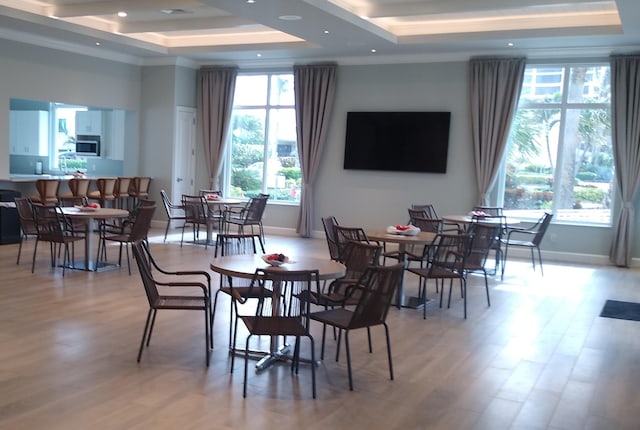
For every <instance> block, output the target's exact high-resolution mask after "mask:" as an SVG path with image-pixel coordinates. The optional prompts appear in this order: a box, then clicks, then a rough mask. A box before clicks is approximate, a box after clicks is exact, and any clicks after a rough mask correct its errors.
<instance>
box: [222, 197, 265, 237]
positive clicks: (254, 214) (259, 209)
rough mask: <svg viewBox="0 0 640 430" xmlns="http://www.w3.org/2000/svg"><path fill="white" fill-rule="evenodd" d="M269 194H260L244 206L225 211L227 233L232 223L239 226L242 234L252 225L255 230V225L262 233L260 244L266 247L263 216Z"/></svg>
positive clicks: (225, 230) (224, 221) (224, 223)
mask: <svg viewBox="0 0 640 430" xmlns="http://www.w3.org/2000/svg"><path fill="white" fill-rule="evenodd" d="M268 199H269V194H260V195H259V196H258V197H253V198H251V199H250V200H249V201H248V202H247V204H246V205H245V206H244V207H242V208H239V209H238V208H234V207H230V208H227V209H225V211H224V219H223V227H222V229H223V230H224V232H225V233H229V228H230V226H231V225H235V226H236V227H237V228H238V232H239V233H240V234H243V233H244V228H245V227H251V232H252V233H253V232H254V230H253V229H254V227H257V228H258V233H259V235H260V244H261V246H262V247H263V248H264V227H263V225H262V218H263V217H264V211H265V209H266V208H267V200H268Z"/></svg>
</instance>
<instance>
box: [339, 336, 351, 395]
mask: <svg viewBox="0 0 640 430" xmlns="http://www.w3.org/2000/svg"><path fill="white" fill-rule="evenodd" d="M340 331H341V332H342V330H340ZM344 348H345V350H346V351H347V373H348V375H349V391H353V376H352V375H351V351H350V350H349V330H345V333H344Z"/></svg>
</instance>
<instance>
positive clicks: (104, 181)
mask: <svg viewBox="0 0 640 430" xmlns="http://www.w3.org/2000/svg"><path fill="white" fill-rule="evenodd" d="M116 182H117V179H116V178H98V179H96V187H97V188H98V190H97V191H91V192H89V193H88V194H87V198H88V199H89V200H97V201H98V202H99V203H100V206H102V207H106V206H107V202H111V206H113V202H114V201H115V198H116V196H115V195H114V190H115V188H116Z"/></svg>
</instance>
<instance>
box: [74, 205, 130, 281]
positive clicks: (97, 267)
mask: <svg viewBox="0 0 640 430" xmlns="http://www.w3.org/2000/svg"><path fill="white" fill-rule="evenodd" d="M62 213H64V215H65V216H66V217H68V218H70V219H72V220H81V221H84V222H85V241H84V260H83V261H79V262H76V261H72V262H71V265H70V266H69V268H70V269H77V270H86V271H91V272H99V271H103V270H107V269H111V268H115V267H118V265H117V264H114V263H108V262H106V261H98V258H97V253H96V259H95V260H94V259H92V258H91V251H92V249H93V232H94V230H95V222H96V221H103V220H109V219H122V218H127V217H128V216H129V211H127V210H125V209H116V208H105V207H99V208H91V207H84V206H82V207H80V206H69V207H62Z"/></svg>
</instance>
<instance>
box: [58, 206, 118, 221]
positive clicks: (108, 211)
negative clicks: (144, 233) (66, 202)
mask: <svg viewBox="0 0 640 430" xmlns="http://www.w3.org/2000/svg"><path fill="white" fill-rule="evenodd" d="M62 213H64V214H65V215H67V216H68V217H71V218H74V217H77V218H98V219H100V218H126V217H128V216H129V211H127V210H124V209H115V208H96V209H95V210H91V211H90V210H81V209H78V208H76V207H73V206H69V207H63V208H62Z"/></svg>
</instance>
